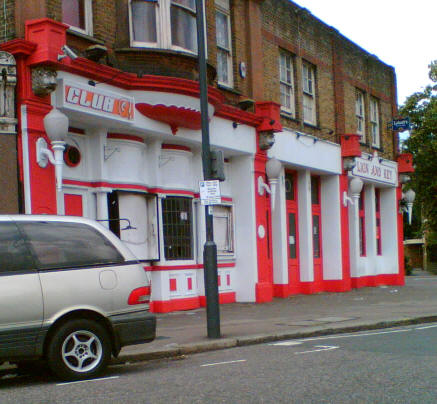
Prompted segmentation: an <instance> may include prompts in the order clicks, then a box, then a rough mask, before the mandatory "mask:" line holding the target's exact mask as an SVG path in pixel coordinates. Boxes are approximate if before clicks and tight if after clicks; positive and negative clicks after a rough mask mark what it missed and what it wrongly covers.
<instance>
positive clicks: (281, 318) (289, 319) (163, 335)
mask: <svg viewBox="0 0 437 404" xmlns="http://www.w3.org/2000/svg"><path fill="white" fill-rule="evenodd" d="M427 322H437V276H435V275H432V274H429V273H427V272H424V271H420V270H414V271H413V275H411V276H408V277H405V285H404V286H379V287H366V288H360V289H353V290H351V291H349V292H344V293H320V294H314V295H298V296H291V297H289V298H286V299H276V298H275V299H274V300H273V301H272V302H269V303H264V304H255V303H232V304H225V305H221V306H220V330H221V338H217V339H210V338H208V337H207V328H206V310H205V309H204V308H202V309H196V310H189V311H183V312H174V313H166V314H157V337H156V339H155V341H153V342H151V343H148V344H140V345H134V346H129V347H125V348H123V349H122V351H121V352H120V355H119V357H118V359H117V360H115V361H116V362H122V363H125V362H135V361H143V360H152V359H159V358H171V357H178V356H183V355H188V354H193V353H198V352H206V351H211V350H218V349H225V348H231V347H237V346H244V345H253V344H258V343H264V342H271V341H278V340H285V339H300V338H305V337H311V336H320V335H330V334H336V333H346V332H353V331H362V330H373V329H381V328H389V327H395V326H401V325H408V324H418V323H427Z"/></svg>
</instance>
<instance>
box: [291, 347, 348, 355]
mask: <svg viewBox="0 0 437 404" xmlns="http://www.w3.org/2000/svg"><path fill="white" fill-rule="evenodd" d="M314 348H319V349H313V350H311V351H302V352H295V353H294V354H295V355H300V354H307V353H313V352H322V351H331V350H333V349H338V348H340V347H338V346H328V345H315V346H314Z"/></svg>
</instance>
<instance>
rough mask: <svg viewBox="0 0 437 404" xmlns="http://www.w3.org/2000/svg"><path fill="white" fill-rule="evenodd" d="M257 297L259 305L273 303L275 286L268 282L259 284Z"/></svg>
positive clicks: (257, 285)
mask: <svg viewBox="0 0 437 404" xmlns="http://www.w3.org/2000/svg"><path fill="white" fill-rule="evenodd" d="M255 295H256V302H257V303H266V302H271V301H272V300H273V285H272V284H271V283H267V282H263V283H257V284H256V286H255Z"/></svg>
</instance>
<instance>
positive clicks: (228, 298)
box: [150, 292, 236, 313]
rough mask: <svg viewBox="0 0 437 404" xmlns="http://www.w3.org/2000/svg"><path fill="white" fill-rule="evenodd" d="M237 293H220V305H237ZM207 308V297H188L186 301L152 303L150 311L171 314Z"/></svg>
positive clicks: (175, 300)
mask: <svg viewBox="0 0 437 404" xmlns="http://www.w3.org/2000/svg"><path fill="white" fill-rule="evenodd" d="M235 302H236V294H235V292H226V293H219V303H220V304H227V303H235ZM205 306H206V297H205V296H197V297H188V298H185V299H173V300H160V301H156V300H155V301H152V302H150V311H151V312H152V313H170V312H172V311H183V310H193V309H198V308H199V307H205Z"/></svg>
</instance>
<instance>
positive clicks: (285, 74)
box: [279, 50, 296, 118]
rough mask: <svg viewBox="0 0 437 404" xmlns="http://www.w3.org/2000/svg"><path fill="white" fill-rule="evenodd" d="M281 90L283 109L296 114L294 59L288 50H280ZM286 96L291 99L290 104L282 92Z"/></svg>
mask: <svg viewBox="0 0 437 404" xmlns="http://www.w3.org/2000/svg"><path fill="white" fill-rule="evenodd" d="M279 87H280V88H279V91H280V97H281V110H282V111H284V112H286V113H288V114H289V115H291V116H292V117H293V118H294V117H295V116H296V105H295V104H296V101H295V94H294V88H295V87H294V61H293V55H292V54H291V53H288V52H286V51H282V50H281V51H280V52H279ZM283 92H284V98H285V97H287V98H289V99H290V105H286V104H285V105H284V103H283V97H282V93H283Z"/></svg>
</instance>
